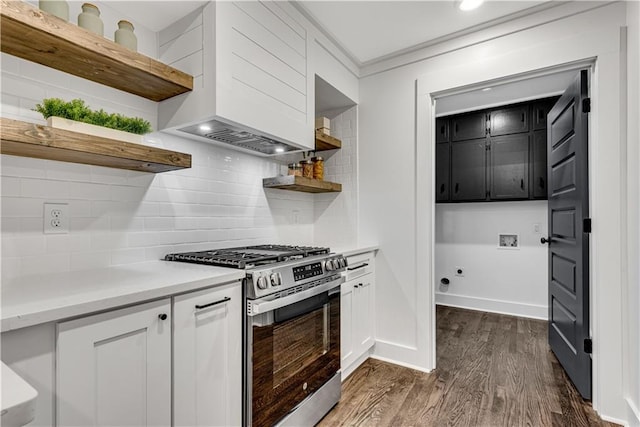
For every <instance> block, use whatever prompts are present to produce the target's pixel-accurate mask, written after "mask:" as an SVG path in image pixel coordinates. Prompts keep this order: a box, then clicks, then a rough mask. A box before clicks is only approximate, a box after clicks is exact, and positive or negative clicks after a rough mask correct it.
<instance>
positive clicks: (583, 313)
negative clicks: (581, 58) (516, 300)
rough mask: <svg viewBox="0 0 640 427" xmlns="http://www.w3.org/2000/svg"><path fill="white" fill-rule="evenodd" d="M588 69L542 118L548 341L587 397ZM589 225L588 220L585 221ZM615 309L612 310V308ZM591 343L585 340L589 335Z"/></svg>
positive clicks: (589, 356) (588, 388) (587, 397)
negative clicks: (546, 197) (545, 171)
mask: <svg viewBox="0 0 640 427" xmlns="http://www.w3.org/2000/svg"><path fill="white" fill-rule="evenodd" d="M588 78H589V74H588V71H586V70H583V71H581V72H580V73H579V74H578V76H577V77H576V79H575V80H574V82H573V83H572V84H571V86H570V87H569V88H567V90H566V91H565V92H564V94H563V95H562V96H561V97H560V99H559V100H558V101H557V102H556V104H555V105H554V106H553V108H552V109H551V111H550V112H549V115H548V118H547V139H548V149H547V157H548V160H549V162H548V176H549V186H548V187H549V188H548V195H549V235H550V240H551V242H550V244H549V345H550V346H551V349H552V350H553V352H554V353H555V355H556V357H557V358H558V360H559V361H560V364H561V365H562V366H563V368H564V369H565V371H566V372H567V375H568V376H569V378H570V379H571V381H572V382H573V383H574V384H575V386H576V388H577V389H578V391H579V392H580V394H581V395H582V397H584V398H586V399H590V398H591V355H590V354H589V353H590V349H588V348H587V342H586V341H585V340H587V339H589V234H588V233H587V232H585V231H590V230H589V229H585V228H584V227H585V223H584V222H585V220H587V218H588V216H589V188H588V171H587V153H588V117H589V116H588V112H587V111H588V109H585V108H584V106H583V101H584V100H585V99H586V98H587V97H588ZM589 228H590V224H589ZM612 315H614V313H612ZM589 346H590V341H589Z"/></svg>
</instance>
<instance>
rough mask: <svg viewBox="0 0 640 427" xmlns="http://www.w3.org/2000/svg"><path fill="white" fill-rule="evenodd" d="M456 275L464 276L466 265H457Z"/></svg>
mask: <svg viewBox="0 0 640 427" xmlns="http://www.w3.org/2000/svg"><path fill="white" fill-rule="evenodd" d="M456 276H458V277H464V267H456Z"/></svg>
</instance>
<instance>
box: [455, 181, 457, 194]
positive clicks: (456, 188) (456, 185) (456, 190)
mask: <svg viewBox="0 0 640 427" xmlns="http://www.w3.org/2000/svg"><path fill="white" fill-rule="evenodd" d="M455 191H456V194H458V183H457V182H456V190H455Z"/></svg>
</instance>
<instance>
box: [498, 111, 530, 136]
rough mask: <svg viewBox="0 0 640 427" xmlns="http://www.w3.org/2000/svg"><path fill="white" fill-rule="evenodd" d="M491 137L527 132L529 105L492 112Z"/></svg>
mask: <svg viewBox="0 0 640 427" xmlns="http://www.w3.org/2000/svg"><path fill="white" fill-rule="evenodd" d="M489 121H490V133H491V136H500V135H508V134H511V133H520V132H528V131H529V105H520V106H516V107H510V108H503V109H500V110H494V111H491V113H490V119H489Z"/></svg>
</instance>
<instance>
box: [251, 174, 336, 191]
mask: <svg viewBox="0 0 640 427" xmlns="http://www.w3.org/2000/svg"><path fill="white" fill-rule="evenodd" d="M262 186H263V187H264V188H279V189H281V190H291V191H301V192H304V193H339V192H341V191H342V184H338V183H335V182H329V181H320V180H317V179H310V178H304V177H302V176H295V175H286V176H276V177H273V178H264V179H263V180H262Z"/></svg>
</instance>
